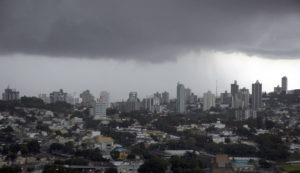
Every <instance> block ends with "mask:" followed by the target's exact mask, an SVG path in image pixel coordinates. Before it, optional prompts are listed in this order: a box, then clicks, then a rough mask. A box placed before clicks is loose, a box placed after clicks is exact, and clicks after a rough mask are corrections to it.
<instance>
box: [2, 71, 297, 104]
mask: <svg viewBox="0 0 300 173" xmlns="http://www.w3.org/2000/svg"><path fill="white" fill-rule="evenodd" d="M283 81H284V82H283ZM257 82H258V80H256V82H255V83H257ZM261 84H262V83H261ZM216 85H217V84H216ZM253 85H254V83H252V84H251V87H249V88H247V87H245V86H240V85H239V84H238V83H237V80H234V81H233V83H231V84H230V85H229V89H228V90H221V91H220V90H219V91H218V90H217V89H218V88H216V91H215V92H211V90H210V89H208V90H207V91H204V92H203V94H202V95H205V94H207V92H210V93H211V94H213V95H214V97H215V98H221V97H222V96H221V94H224V93H229V94H231V95H232V96H233V98H234V99H233V100H232V105H235V104H236V103H235V102H236V101H235V95H236V92H242V93H245V92H248V94H251V95H252V94H253ZM179 86H182V88H183V92H184V94H183V95H182V96H180V97H183V98H182V99H183V100H184V102H186V100H187V99H188V98H187V97H186V96H187V95H186V94H185V93H186V92H188V93H189V96H191V94H192V93H193V94H194V93H195V90H193V89H191V88H190V87H184V84H183V83H180V82H179V81H178V82H177V87H176V95H175V96H173V97H170V92H169V91H167V90H163V89H162V90H160V91H156V92H153V93H150V94H147V95H145V96H140V97H137V94H138V92H137V91H133V90H130V91H128V92H127V95H128V93H129V98H131V97H132V95H134V96H135V97H136V98H137V99H141V98H146V99H147V98H151V97H158V96H157V94H160V95H161V94H163V93H167V94H168V99H177V98H178V94H179V93H178V92H179V89H178V87H179ZM239 87H240V90H239ZM277 87H279V89H280V90H281V91H280V92H283V93H286V92H287V91H292V90H295V89H296V90H297V89H299V88H293V89H291V88H288V77H287V76H283V77H282V78H281V84H278V85H277V86H274V88H273V90H271V91H264V90H263V87H261V89H262V93H264V92H266V93H272V92H274V93H278V92H277V90H276V89H277ZM7 89H11V90H14V91H16V90H17V89H16V88H13V89H12V88H11V87H10V86H9V85H8V86H7V87H6V88H5V89H4V91H5V90H7ZM251 89H252V92H251V93H249V90H251ZM63 90H64V89H58V90H57V91H51V92H49V93H39V94H38V95H22V94H20V95H21V97H22V96H27V97H39V98H43V97H48V98H47V99H50V100H49V102H51V94H52V93H55V92H63ZM17 92H18V94H19V93H20V92H19V90H17ZM87 92H88V95H90V94H91V96H88V97H92V98H91V100H90V101H92V102H94V101H96V100H97V99H105V102H106V104H107V105H109V104H110V101H111V100H110V99H111V93H110V92H108V91H105V90H101V92H100V94H99V96H97V95H96V96H95V95H94V94H93V93H90V90H89V89H86V90H83V91H82V92H79V93H77V92H73V93H72V92H66V93H65V94H67V95H68V96H72V97H73V99H75V98H76V99H79V98H81V101H82V102H83V103H84V104H86V103H85V102H86V101H85V100H86V99H87V98H86V97H85V98H83V95H82V94H87ZM3 94H4V93H3ZM67 95H66V96H65V97H66V98H65V99H67ZM179 95H180V94H179ZM196 96H198V97H200V98H204V96H203V97H201V94H199V95H198V94H196ZM104 97H105V98H104ZM160 97H161V96H160ZM169 97H170V98H169ZM239 97H244V96H239ZM248 97H249V96H248ZM127 98H128V97H127ZM127 98H126V97H125V98H122V99H119V100H112V102H118V101H126V100H127ZM52 102H53V101H52ZM177 104H178V103H177ZM238 104H240V103H238ZM243 104H244V103H243ZM183 105H185V103H183ZM233 107H235V106H233Z"/></svg>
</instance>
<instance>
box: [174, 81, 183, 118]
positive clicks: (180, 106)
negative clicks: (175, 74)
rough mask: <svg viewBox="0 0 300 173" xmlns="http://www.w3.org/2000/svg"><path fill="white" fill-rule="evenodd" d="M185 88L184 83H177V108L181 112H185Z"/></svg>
mask: <svg viewBox="0 0 300 173" xmlns="http://www.w3.org/2000/svg"><path fill="white" fill-rule="evenodd" d="M184 92H185V89H184V85H183V84H180V83H179V82H178V83H177V104H176V110H177V112H179V113H185V94H184Z"/></svg>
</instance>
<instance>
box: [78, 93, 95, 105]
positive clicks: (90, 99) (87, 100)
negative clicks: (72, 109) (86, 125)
mask: <svg viewBox="0 0 300 173" xmlns="http://www.w3.org/2000/svg"><path fill="white" fill-rule="evenodd" d="M80 98H81V100H82V104H84V105H85V106H93V105H94V104H95V98H94V96H93V95H92V94H91V93H90V90H85V91H83V92H82V93H81V94H80Z"/></svg>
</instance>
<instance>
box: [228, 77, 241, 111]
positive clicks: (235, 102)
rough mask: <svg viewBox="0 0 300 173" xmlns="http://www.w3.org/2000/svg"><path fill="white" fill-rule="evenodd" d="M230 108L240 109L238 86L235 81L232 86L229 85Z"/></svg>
mask: <svg viewBox="0 0 300 173" xmlns="http://www.w3.org/2000/svg"><path fill="white" fill-rule="evenodd" d="M230 89H231V98H232V100H231V107H232V108H234V109H237V108H239V107H240V98H239V85H238V84H237V81H236V80H235V81H234V83H233V84H231V87H230Z"/></svg>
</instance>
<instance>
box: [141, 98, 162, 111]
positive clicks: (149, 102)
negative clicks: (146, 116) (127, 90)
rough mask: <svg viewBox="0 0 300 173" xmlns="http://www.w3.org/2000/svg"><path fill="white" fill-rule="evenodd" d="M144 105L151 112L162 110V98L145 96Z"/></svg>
mask: <svg viewBox="0 0 300 173" xmlns="http://www.w3.org/2000/svg"><path fill="white" fill-rule="evenodd" d="M143 107H144V109H145V110H148V111H150V112H161V106H160V99H159V98H158V97H157V96H154V97H148V98H145V99H143Z"/></svg>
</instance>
